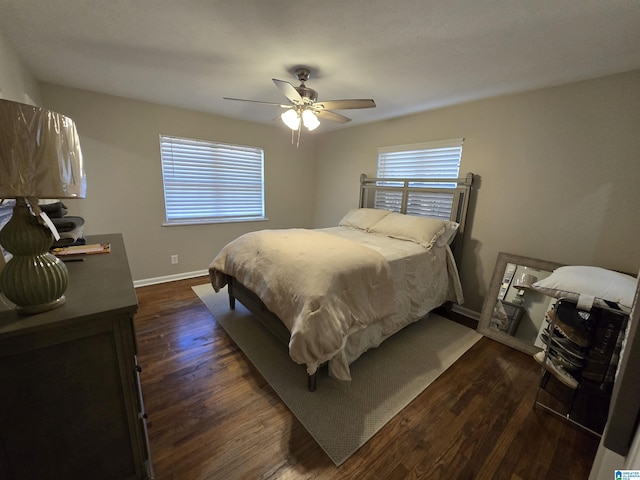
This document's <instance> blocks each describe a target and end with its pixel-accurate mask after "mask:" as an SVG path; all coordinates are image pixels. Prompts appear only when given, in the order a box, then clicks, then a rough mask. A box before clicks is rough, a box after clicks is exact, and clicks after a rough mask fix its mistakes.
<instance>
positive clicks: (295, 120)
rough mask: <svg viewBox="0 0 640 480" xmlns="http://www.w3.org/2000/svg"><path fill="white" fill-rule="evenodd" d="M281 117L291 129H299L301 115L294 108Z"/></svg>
mask: <svg viewBox="0 0 640 480" xmlns="http://www.w3.org/2000/svg"><path fill="white" fill-rule="evenodd" d="M280 118H281V119H282V121H283V122H284V124H285V125H286V126H287V127H289V128H290V129H291V130H298V129H299V128H300V116H299V115H298V112H296V111H295V110H294V109H293V108H291V109H289V110H287V111H286V112H284V113H283V114H282V115H280Z"/></svg>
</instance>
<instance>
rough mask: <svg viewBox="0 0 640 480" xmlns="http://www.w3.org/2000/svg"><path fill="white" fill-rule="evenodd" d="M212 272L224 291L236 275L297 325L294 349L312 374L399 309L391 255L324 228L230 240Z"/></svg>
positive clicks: (295, 357)
mask: <svg viewBox="0 0 640 480" xmlns="http://www.w3.org/2000/svg"><path fill="white" fill-rule="evenodd" d="M209 272H210V275H211V280H212V284H213V288H214V289H215V290H216V291H218V290H219V289H220V288H222V287H223V286H224V285H225V284H226V277H225V275H224V274H228V275H232V276H233V277H235V278H236V279H237V280H238V281H240V282H241V283H242V284H243V285H245V286H246V287H248V288H249V289H250V290H251V291H253V292H254V293H256V294H257V295H258V296H259V297H260V299H261V300H262V302H263V303H264V304H265V306H266V307H267V308H268V309H269V310H271V311H272V312H273V313H275V314H276V315H277V316H278V318H280V319H281V320H282V322H283V323H284V324H285V325H286V326H287V328H288V329H289V331H290V332H291V339H290V341H289V355H290V356H291V358H292V359H293V360H294V361H296V362H298V363H302V364H306V365H307V371H308V372H309V374H313V373H314V372H315V371H316V369H317V367H318V365H319V364H321V363H323V362H326V361H328V360H329V359H331V358H332V357H334V356H335V355H336V353H338V352H339V351H340V350H341V349H342V348H343V347H344V345H345V342H346V339H347V338H348V337H349V336H350V335H352V334H353V333H355V332H357V331H358V330H362V329H363V328H365V327H366V326H367V325H369V324H371V323H374V322H377V321H380V320H381V319H382V318H384V317H386V316H389V315H391V314H392V313H394V311H395V305H394V301H393V285H392V282H391V271H390V268H389V264H388V263H387V261H386V260H385V258H384V257H383V256H382V255H381V254H380V253H378V252H376V251H375V250H373V249H371V248H368V247H366V246H362V245H358V244H356V243H353V242H351V241H349V240H346V239H343V238H340V237H338V236H335V235H330V234H328V233H324V232H320V231H314V230H304V229H290V230H262V231H259V232H252V233H248V234H245V235H243V236H241V237H239V238H238V239H236V240H234V241H233V242H231V243H229V244H228V245H227V246H225V247H224V249H223V250H222V251H221V252H220V253H219V254H218V256H217V257H216V258H215V259H214V261H213V262H212V264H211V266H210V268H209Z"/></svg>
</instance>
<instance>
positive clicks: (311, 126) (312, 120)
mask: <svg viewBox="0 0 640 480" xmlns="http://www.w3.org/2000/svg"><path fill="white" fill-rule="evenodd" d="M302 123H303V124H304V126H305V127H307V130H309V131H312V130H315V129H316V128H318V127H319V126H320V120H318V117H317V116H316V114H315V113H314V112H313V111H311V110H309V109H307V110H305V111H303V112H302Z"/></svg>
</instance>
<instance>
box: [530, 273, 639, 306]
mask: <svg viewBox="0 0 640 480" xmlns="http://www.w3.org/2000/svg"><path fill="white" fill-rule="evenodd" d="M636 284H637V279H636V278H634V277H632V276H631V275H626V274H624V273H618V272H614V271H612V270H607V269H604V268H600V267H590V266H579V265H573V266H571V265H570V266H566V267H558V268H556V269H555V270H554V271H553V273H552V274H551V275H549V276H548V277H546V278H544V279H542V280H540V281H538V282H536V283H534V284H533V285H532V287H531V288H533V289H534V290H537V291H539V292H542V293H544V294H545V295H548V296H550V297H555V298H566V299H569V300H572V301H575V302H578V300H579V297H580V295H587V296H589V297H594V302H593V304H594V305H599V306H612V305H611V304H612V303H613V304H616V305H617V306H618V307H619V308H621V309H622V310H630V309H631V306H632V305H633V298H634V296H635V293H636Z"/></svg>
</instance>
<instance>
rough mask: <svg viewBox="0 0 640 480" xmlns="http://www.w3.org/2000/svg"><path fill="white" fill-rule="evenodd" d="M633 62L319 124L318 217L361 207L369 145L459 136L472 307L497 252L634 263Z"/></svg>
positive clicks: (636, 141) (639, 74) (638, 207)
mask: <svg viewBox="0 0 640 480" xmlns="http://www.w3.org/2000/svg"><path fill="white" fill-rule="evenodd" d="M639 107H640V71H634V72H629V73H624V74H619V75H613V76H608V77H604V78H601V79H595V80H591V81H585V82H580V83H574V84H569V85H565V86H560V87H554V88H546V89H542V90H537V91H532V92H528V93H523V94H517V95H509V96H502V97H497V98H493V99H488V100H484V101H477V102H473V103H468V104H465V105H460V106H456V107H450V108H444V109H440V110H435V111H430V112H425V113H421V114H417V115H413V116H407V117H402V118H399V119H396V120H390V121H385V122H377V123H373V124H369V125H365V126H361V127H354V128H347V129H343V130H339V131H335V132H329V133H326V134H323V135H322V136H321V137H320V138H319V139H318V152H317V159H316V161H317V165H318V166H317V169H318V182H317V187H316V188H317V198H318V200H317V202H316V204H317V208H316V212H315V216H314V222H313V226H314V227H322V226H327V225H335V224H336V222H337V221H338V220H339V219H340V218H341V216H342V215H343V214H344V212H345V211H346V210H347V209H348V208H352V207H354V206H356V205H357V202H358V195H357V185H358V177H359V175H360V173H367V174H369V175H372V176H373V175H375V173H376V165H377V148H378V147H379V146H389V145H401V144H409V143H416V142H423V141H430V140H441V139H448V138H455V137H464V138H465V143H464V148H463V154H462V165H461V173H466V172H474V173H476V174H478V175H479V176H480V181H479V183H478V185H477V190H476V192H475V195H474V197H473V198H472V205H471V211H470V217H469V224H468V226H467V230H466V235H465V246H464V250H463V252H462V259H461V263H460V265H459V269H460V274H461V278H462V285H463V289H464V292H465V297H466V302H465V305H464V307H465V308H468V309H470V310H473V311H476V312H479V311H481V309H482V304H483V300H484V296H485V293H486V291H487V289H488V284H489V281H490V277H491V274H492V271H493V266H494V264H495V261H496V258H497V255H498V253H499V252H501V251H505V252H509V253H514V254H519V255H526V256H530V257H534V258H541V259H545V260H552V261H556V262H560V263H565V264H587V265H597V266H601V267H605V268H610V269H616V270H621V271H625V272H630V273H632V274H635V273H637V271H638V268H639V267H640V248H638V246H637V245H638V239H639V238H640V221H639V220H638V218H639V217H640V186H639V185H638V181H639V180H640V108H639Z"/></svg>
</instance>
